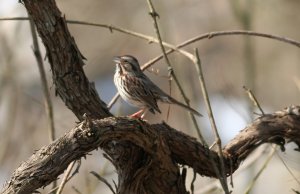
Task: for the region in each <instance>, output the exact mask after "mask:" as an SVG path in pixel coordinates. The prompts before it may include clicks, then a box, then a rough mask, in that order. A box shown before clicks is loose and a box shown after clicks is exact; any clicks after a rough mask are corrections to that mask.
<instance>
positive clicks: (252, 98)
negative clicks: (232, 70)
mask: <svg viewBox="0 0 300 194" xmlns="http://www.w3.org/2000/svg"><path fill="white" fill-rule="evenodd" d="M243 88H244V90H245V91H246V92H247V94H248V96H249V98H250V100H251V101H252V102H253V104H254V106H256V107H257V108H258V109H259V110H260V112H261V114H262V115H265V113H264V111H263V109H262V108H261V106H260V104H259V102H258V101H257V98H256V97H255V95H254V94H253V92H252V91H251V90H250V89H249V88H247V87H246V86H243Z"/></svg>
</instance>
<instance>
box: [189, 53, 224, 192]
mask: <svg viewBox="0 0 300 194" xmlns="http://www.w3.org/2000/svg"><path fill="white" fill-rule="evenodd" d="M195 56H196V59H197V60H196V69H197V72H198V75H199V81H200V85H201V91H202V94H203V97H204V102H205V105H206V109H207V112H208V116H209V120H210V124H211V127H212V129H213V132H214V135H215V142H216V144H217V147H218V155H219V158H220V165H221V168H220V174H221V176H220V177H219V179H220V182H221V185H222V187H223V189H224V192H225V193H227V194H229V190H228V185H227V179H226V174H225V166H224V158H223V153H222V142H221V138H220V135H219V132H218V129H217V126H216V122H215V119H214V115H213V112H212V109H211V105H210V100H209V97H208V93H207V89H206V85H205V80H204V76H203V72H202V67H201V61H200V57H199V53H198V49H195ZM217 174H218V173H217Z"/></svg>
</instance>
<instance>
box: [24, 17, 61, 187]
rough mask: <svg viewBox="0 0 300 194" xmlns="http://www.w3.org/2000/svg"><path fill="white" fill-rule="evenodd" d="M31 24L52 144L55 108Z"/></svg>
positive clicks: (54, 183) (55, 183)
mask: <svg viewBox="0 0 300 194" xmlns="http://www.w3.org/2000/svg"><path fill="white" fill-rule="evenodd" d="M29 23H30V29H31V34H32V40H33V48H32V50H33V53H34V56H35V58H36V61H37V65H38V69H39V72H40V76H41V83H42V88H43V92H44V97H45V102H44V104H45V110H46V114H47V118H48V119H47V120H48V134H49V141H50V142H52V141H54V139H55V126H54V118H53V106H52V101H51V97H50V92H49V89H48V83H47V78H46V73H45V69H44V64H43V59H42V55H41V51H40V47H39V43H38V38H37V34H36V31H35V27H34V23H33V21H32V20H29ZM56 186H57V181H53V185H52V189H53V188H55V187H56Z"/></svg>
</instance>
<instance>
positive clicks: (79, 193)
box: [72, 186, 82, 194]
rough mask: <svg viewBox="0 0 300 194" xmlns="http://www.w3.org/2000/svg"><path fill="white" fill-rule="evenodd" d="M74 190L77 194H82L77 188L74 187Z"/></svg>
mask: <svg viewBox="0 0 300 194" xmlns="http://www.w3.org/2000/svg"><path fill="white" fill-rule="evenodd" d="M72 189H73V190H74V191H75V192H76V193H78V194H82V193H81V192H80V191H79V190H78V189H77V188H76V187H74V186H72Z"/></svg>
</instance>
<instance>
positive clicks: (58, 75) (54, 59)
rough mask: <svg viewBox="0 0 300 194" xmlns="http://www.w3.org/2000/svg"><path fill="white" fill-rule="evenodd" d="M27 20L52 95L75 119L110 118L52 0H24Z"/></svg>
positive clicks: (63, 19)
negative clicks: (42, 53) (44, 60)
mask: <svg viewBox="0 0 300 194" xmlns="http://www.w3.org/2000/svg"><path fill="white" fill-rule="evenodd" d="M23 3H24V5H25V7H26V9H27V11H28V13H29V15H30V17H31V18H32V19H33V21H34V23H35V25H36V28H37V31H38V33H39V35H40V37H41V39H42V41H43V43H44V45H45V47H46V51H47V57H48V60H49V62H50V65H51V70H52V74H53V82H54V84H55V87H56V93H57V94H58V95H59V96H60V97H61V99H62V100H63V101H64V102H65V104H66V106H67V107H68V108H69V109H71V110H72V111H73V113H74V114H75V115H76V116H77V117H78V118H79V119H81V118H82V115H83V114H87V115H89V116H90V117H93V118H104V117H107V116H112V114H111V113H110V112H109V111H108V109H107V108H106V104H105V103H104V102H103V101H101V99H100V98H99V96H98V93H97V91H96V89H95V87H94V83H90V82H89V80H88V79H87V77H86V76H85V74H84V71H83V68H82V67H83V65H84V62H83V58H84V57H83V56H82V55H81V53H80V51H79V49H78V48H77V45H76V44H75V40H74V38H73V37H72V36H71V34H70V32H69V30H68V28H67V25H66V22H65V18H64V17H62V15H61V12H60V11H59V10H58V8H57V7H56V4H55V1H54V0H40V1H34V0H24V1H23Z"/></svg>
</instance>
